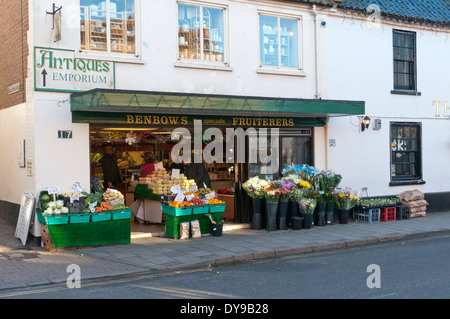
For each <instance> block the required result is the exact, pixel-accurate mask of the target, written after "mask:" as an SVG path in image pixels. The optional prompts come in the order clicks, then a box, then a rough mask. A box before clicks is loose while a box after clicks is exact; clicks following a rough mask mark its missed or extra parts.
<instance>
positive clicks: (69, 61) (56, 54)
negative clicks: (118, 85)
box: [34, 47, 115, 92]
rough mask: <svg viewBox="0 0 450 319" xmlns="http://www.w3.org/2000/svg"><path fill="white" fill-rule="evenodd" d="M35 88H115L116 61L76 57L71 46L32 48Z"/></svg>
mask: <svg viewBox="0 0 450 319" xmlns="http://www.w3.org/2000/svg"><path fill="white" fill-rule="evenodd" d="M34 70H35V72H34V87H35V90H36V91H59V92H81V91H87V90H91V89H93V88H103V89H114V88H115V76H114V71H115V64H114V62H111V61H103V60H89V59H83V58H77V57H75V51H74V50H64V49H54V48H41V47H35V48H34Z"/></svg>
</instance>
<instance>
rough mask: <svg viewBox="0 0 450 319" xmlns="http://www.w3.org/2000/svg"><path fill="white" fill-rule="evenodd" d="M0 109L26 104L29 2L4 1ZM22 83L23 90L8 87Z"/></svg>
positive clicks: (0, 20)
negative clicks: (10, 89) (14, 90)
mask: <svg viewBox="0 0 450 319" xmlns="http://www.w3.org/2000/svg"><path fill="white" fill-rule="evenodd" d="M0 5H1V10H0V109H4V108H7V107H10V106H13V105H16V104H20V103H23V102H25V97H26V90H25V84H26V83H25V79H26V76H27V59H28V53H29V52H28V43H27V31H28V29H29V24H28V0H0ZM16 83H19V84H20V91H18V92H16V93H13V94H9V93H8V87H9V86H11V85H13V84H16Z"/></svg>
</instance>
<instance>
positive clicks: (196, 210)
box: [192, 205, 209, 215]
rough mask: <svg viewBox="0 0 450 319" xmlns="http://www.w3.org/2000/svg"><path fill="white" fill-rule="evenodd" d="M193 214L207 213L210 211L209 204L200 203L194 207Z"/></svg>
mask: <svg viewBox="0 0 450 319" xmlns="http://www.w3.org/2000/svg"><path fill="white" fill-rule="evenodd" d="M192 208H193V209H192V214H194V215H195V214H206V213H209V205H200V206H193V207H192Z"/></svg>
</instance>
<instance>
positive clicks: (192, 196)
mask: <svg viewBox="0 0 450 319" xmlns="http://www.w3.org/2000/svg"><path fill="white" fill-rule="evenodd" d="M194 197H195V195H194V194H190V195H187V196H186V200H187V201H190V200H192V199H193V198H194Z"/></svg>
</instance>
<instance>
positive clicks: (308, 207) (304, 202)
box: [298, 197, 317, 214]
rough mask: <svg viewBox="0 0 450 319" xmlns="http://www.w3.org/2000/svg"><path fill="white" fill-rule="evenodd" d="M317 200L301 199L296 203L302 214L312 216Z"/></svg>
mask: <svg viewBox="0 0 450 319" xmlns="http://www.w3.org/2000/svg"><path fill="white" fill-rule="evenodd" d="M316 205H317V200H316V199H315V198H307V197H303V198H302V199H300V200H299V201H298V206H299V208H300V212H301V213H303V214H312V213H314V210H315V209H316Z"/></svg>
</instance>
